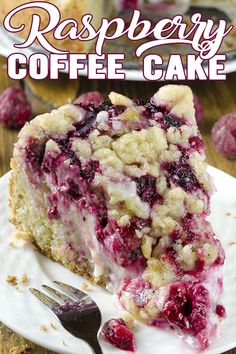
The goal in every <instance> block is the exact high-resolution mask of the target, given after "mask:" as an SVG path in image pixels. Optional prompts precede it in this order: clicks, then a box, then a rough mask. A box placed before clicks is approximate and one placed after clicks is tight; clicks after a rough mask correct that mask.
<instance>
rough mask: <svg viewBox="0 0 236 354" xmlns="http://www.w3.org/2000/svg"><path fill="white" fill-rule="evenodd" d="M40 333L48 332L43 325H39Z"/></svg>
mask: <svg viewBox="0 0 236 354" xmlns="http://www.w3.org/2000/svg"><path fill="white" fill-rule="evenodd" d="M40 331H42V332H47V331H48V326H47V325H45V324H41V325H40Z"/></svg>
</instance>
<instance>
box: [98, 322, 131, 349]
mask: <svg viewBox="0 0 236 354" xmlns="http://www.w3.org/2000/svg"><path fill="white" fill-rule="evenodd" d="M102 336H103V337H104V339H105V340H107V341H108V342H109V343H111V345H113V346H114V347H116V348H119V349H121V350H128V351H130V352H134V351H135V345H134V335H133V333H132V332H131V331H130V330H129V329H128V327H127V325H126V323H125V321H123V320H122V319H121V318H119V319H112V320H110V321H107V322H106V323H105V324H104V326H103V329H102Z"/></svg>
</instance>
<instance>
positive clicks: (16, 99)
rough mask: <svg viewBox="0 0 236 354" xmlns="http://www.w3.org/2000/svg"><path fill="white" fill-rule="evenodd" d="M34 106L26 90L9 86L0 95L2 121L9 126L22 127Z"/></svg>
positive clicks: (0, 121) (0, 117)
mask: <svg viewBox="0 0 236 354" xmlns="http://www.w3.org/2000/svg"><path fill="white" fill-rule="evenodd" d="M31 115H32V108H31V105H30V103H29V102H28V100H27V97H26V95H25V93H24V91H23V90H22V89H20V88H14V87H9V88H8V89H6V90H5V91H4V92H3V93H2V95H1V96H0V123H1V124H3V125H4V126H6V127H8V128H16V129H17V128H22V127H23V126H24V124H25V123H26V122H27V121H28V120H29V119H30V117H31Z"/></svg>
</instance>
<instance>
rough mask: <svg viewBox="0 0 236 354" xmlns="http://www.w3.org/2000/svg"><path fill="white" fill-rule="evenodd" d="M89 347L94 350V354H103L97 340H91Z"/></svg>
mask: <svg viewBox="0 0 236 354" xmlns="http://www.w3.org/2000/svg"><path fill="white" fill-rule="evenodd" d="M88 345H89V346H90V347H91V348H92V350H93V353H94V354H103V351H102V348H101V347H100V344H99V342H98V340H97V338H93V339H90V340H89V342H88Z"/></svg>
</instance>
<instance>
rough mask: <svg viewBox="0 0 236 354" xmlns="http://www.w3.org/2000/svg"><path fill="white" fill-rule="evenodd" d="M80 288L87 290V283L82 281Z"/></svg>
mask: <svg viewBox="0 0 236 354" xmlns="http://www.w3.org/2000/svg"><path fill="white" fill-rule="evenodd" d="M81 289H82V290H88V289H89V286H88V284H86V283H83V284H82V286H81Z"/></svg>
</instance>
